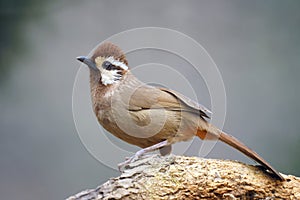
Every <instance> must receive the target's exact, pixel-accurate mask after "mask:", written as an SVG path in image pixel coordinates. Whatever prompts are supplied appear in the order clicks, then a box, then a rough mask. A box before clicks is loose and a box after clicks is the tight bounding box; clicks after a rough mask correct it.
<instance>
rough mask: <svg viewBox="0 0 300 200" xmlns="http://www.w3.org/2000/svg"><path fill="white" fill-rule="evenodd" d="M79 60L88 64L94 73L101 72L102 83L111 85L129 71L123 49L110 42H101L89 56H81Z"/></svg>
mask: <svg viewBox="0 0 300 200" xmlns="http://www.w3.org/2000/svg"><path fill="white" fill-rule="evenodd" d="M77 60H79V61H80V62H82V63H84V64H86V65H87V66H88V67H89V68H90V71H91V73H92V74H99V75H100V76H99V78H100V80H99V81H100V83H101V84H103V85H111V84H114V83H116V82H118V81H120V80H121V79H122V77H123V76H124V74H126V72H127V71H128V62H127V60H126V57H125V54H124V53H123V52H122V50H121V49H120V48H119V47H118V46H116V45H114V44H112V43H110V42H105V43H103V44H101V45H100V46H99V47H98V48H97V49H96V50H95V51H94V53H93V55H92V56H91V57H90V58H89V57H85V56H79V57H77Z"/></svg>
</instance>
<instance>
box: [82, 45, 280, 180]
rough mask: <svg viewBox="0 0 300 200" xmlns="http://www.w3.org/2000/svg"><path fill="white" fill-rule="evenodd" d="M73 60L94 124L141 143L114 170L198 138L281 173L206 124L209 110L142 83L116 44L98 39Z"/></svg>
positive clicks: (161, 88)
mask: <svg viewBox="0 0 300 200" xmlns="http://www.w3.org/2000/svg"><path fill="white" fill-rule="evenodd" d="M77 60H78V61H80V62H82V63H84V64H85V65H87V66H88V68H89V71H90V93H91V99H92V107H93V111H94V113H95V116H96V118H97V120H98V122H99V123H100V125H101V126H102V127H103V128H104V129H105V130H107V131H108V132H110V133H111V134H113V135H114V136H116V137H117V138H119V139H121V140H123V141H125V142H127V143H129V144H132V145H135V146H138V147H141V148H142V149H141V150H139V151H137V152H136V153H135V154H134V155H133V156H132V157H130V158H128V159H127V160H125V161H124V162H122V163H120V164H119V165H118V167H119V170H120V169H121V168H122V167H125V166H127V165H128V164H130V163H131V162H133V161H135V160H137V159H139V158H140V157H141V156H143V155H144V154H145V153H149V152H152V151H155V150H159V152H160V154H161V155H162V156H164V155H168V154H170V153H171V151H172V144H174V143H177V142H181V141H188V140H191V139H192V138H193V137H195V136H196V137H199V138H200V139H202V140H220V141H222V142H225V143H226V144H228V145H229V146H231V147H233V148H235V149H236V150H238V151H240V152H241V153H243V154H245V155H246V156H248V157H250V158H252V159H253V160H254V161H256V162H257V163H259V164H260V165H261V167H263V168H264V169H266V171H268V172H269V173H268V174H271V176H272V177H274V178H275V179H278V180H281V181H283V180H284V178H283V176H282V175H281V174H280V173H279V172H277V171H276V170H275V169H274V168H273V167H272V166H271V165H270V164H269V163H268V162H267V161H265V160H264V159H263V158H262V157H261V156H260V155H258V154H257V153H256V152H255V151H253V150H252V149H250V148H249V147H247V146H246V145H245V144H243V143H242V142H240V141H239V140H238V139H236V138H235V137H233V136H232V135H230V134H227V133H225V132H224V131H222V130H220V129H219V128H217V127H216V126H214V125H213V124H211V123H209V114H211V112H210V111H209V109H207V108H206V107H205V106H203V105H201V104H199V103H197V102H195V101H193V100H191V99H189V98H188V97H186V96H184V95H182V94H180V93H179V92H177V91H175V90H172V89H169V88H164V87H158V86H153V85H149V84H145V83H143V82H142V81H140V80H139V79H138V78H137V77H136V76H135V75H134V74H133V73H132V72H131V71H130V68H129V64H128V61H127V58H126V55H125V54H124V53H123V51H122V49H121V48H120V47H118V46H117V45H115V44H113V43H111V42H103V43H101V44H100V45H98V47H97V48H96V49H95V50H94V51H93V53H92V55H91V56H89V57H87V56H79V57H77Z"/></svg>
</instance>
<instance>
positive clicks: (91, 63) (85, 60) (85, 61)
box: [76, 56, 99, 71]
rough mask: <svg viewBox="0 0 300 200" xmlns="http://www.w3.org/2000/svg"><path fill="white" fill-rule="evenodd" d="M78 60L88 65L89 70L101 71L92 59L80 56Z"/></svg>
mask: <svg viewBox="0 0 300 200" xmlns="http://www.w3.org/2000/svg"><path fill="white" fill-rule="evenodd" d="M76 59H77V60H79V61H80V62H82V63H84V64H86V65H87V66H88V67H89V68H91V69H93V70H96V71H98V70H99V69H98V68H97V67H96V64H95V62H93V61H92V60H91V59H90V58H88V57H85V56H78V57H77V58H76Z"/></svg>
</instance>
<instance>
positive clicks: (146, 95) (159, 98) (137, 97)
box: [129, 85, 211, 118]
mask: <svg viewBox="0 0 300 200" xmlns="http://www.w3.org/2000/svg"><path fill="white" fill-rule="evenodd" d="M129 104H130V106H129V109H130V110H132V111H134V110H136V111H138V110H141V109H150V108H152V109H154V108H164V109H168V110H176V111H186V112H191V113H195V114H199V115H200V116H201V117H206V118H209V116H208V115H207V113H211V112H210V111H209V110H208V109H207V108H205V107H204V106H202V105H200V104H197V103H196V102H194V101H192V100H191V99H189V98H187V97H185V96H184V95H182V94H180V93H178V92H176V91H173V90H170V89H166V88H157V87H152V86H148V85H143V86H141V87H139V88H137V89H136V90H135V92H134V93H133V95H132V96H131V98H130V103H129Z"/></svg>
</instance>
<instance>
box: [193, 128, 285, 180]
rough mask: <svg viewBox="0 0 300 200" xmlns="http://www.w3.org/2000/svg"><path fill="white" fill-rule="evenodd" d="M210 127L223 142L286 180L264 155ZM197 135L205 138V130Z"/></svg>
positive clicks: (280, 178) (277, 176)
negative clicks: (261, 155)
mask: <svg viewBox="0 0 300 200" xmlns="http://www.w3.org/2000/svg"><path fill="white" fill-rule="evenodd" d="M210 129H211V130H213V135H219V139H220V140H221V141H222V142H225V143H226V144H228V145H230V146H231V147H233V148H235V149H237V150H239V151H240V152H242V153H244V154H245V155H247V156H248V157H250V158H252V159H253V160H255V161H256V162H258V163H259V164H261V165H263V166H264V167H265V168H267V169H268V170H269V171H271V172H272V173H273V174H274V176H275V177H276V178H278V179H279V180H282V181H283V180H284V178H283V177H282V176H281V175H280V174H279V173H278V172H277V171H276V170H275V169H274V168H273V167H272V166H271V165H270V164H269V163H267V161H265V160H264V159H263V158H262V157H260V156H259V155H258V154H257V153H256V152H255V151H253V150H251V149H250V148H249V147H247V146H246V145H244V144H243V143H241V142H240V141H238V140H237V139H236V138H234V137H233V136H231V135H229V134H227V133H224V132H222V131H220V130H218V129H216V128H215V127H211V128H210ZM216 130H217V132H218V133H217V134H216V133H215V132H216ZM198 132H200V131H198ZM197 135H198V136H199V137H200V138H201V139H204V138H203V132H202V134H201V133H197ZM207 136H208V135H207Z"/></svg>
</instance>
